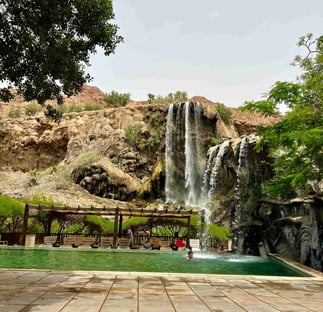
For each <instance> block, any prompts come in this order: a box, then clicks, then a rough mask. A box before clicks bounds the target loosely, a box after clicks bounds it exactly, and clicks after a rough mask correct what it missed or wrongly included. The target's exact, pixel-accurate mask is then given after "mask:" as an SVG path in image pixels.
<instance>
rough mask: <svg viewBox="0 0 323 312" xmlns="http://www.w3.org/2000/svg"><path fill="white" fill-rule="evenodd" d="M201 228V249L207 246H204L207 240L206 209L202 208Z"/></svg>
mask: <svg viewBox="0 0 323 312" xmlns="http://www.w3.org/2000/svg"><path fill="white" fill-rule="evenodd" d="M200 223H201V228H200V249H201V250H204V248H205V247H206V246H204V244H205V242H204V235H205V233H204V231H205V210H204V209H203V210H202V213H201V222H200Z"/></svg>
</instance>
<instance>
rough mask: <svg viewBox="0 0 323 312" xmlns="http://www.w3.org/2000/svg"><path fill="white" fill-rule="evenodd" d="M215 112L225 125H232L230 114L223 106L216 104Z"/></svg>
mask: <svg viewBox="0 0 323 312" xmlns="http://www.w3.org/2000/svg"><path fill="white" fill-rule="evenodd" d="M216 110H217V111H218V113H219V115H220V116H221V118H222V120H223V122H224V123H225V124H227V125H230V124H231V123H232V113H231V111H230V110H229V109H228V108H227V107H225V106H224V104H220V103H219V104H216Z"/></svg>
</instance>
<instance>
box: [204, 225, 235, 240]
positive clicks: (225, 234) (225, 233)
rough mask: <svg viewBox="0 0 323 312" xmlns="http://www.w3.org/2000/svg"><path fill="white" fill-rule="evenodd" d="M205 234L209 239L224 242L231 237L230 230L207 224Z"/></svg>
mask: <svg viewBox="0 0 323 312" xmlns="http://www.w3.org/2000/svg"><path fill="white" fill-rule="evenodd" d="M207 232H208V234H209V235H210V236H211V237H214V238H215V239H217V240H219V241H225V240H226V239H228V238H230V237H232V233H231V232H230V230H229V229H228V228H226V227H223V226H218V225H216V224H209V225H208V227H207Z"/></svg>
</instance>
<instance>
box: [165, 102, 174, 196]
mask: <svg viewBox="0 0 323 312" xmlns="http://www.w3.org/2000/svg"><path fill="white" fill-rule="evenodd" d="M173 127H174V105H173V104H170V105H169V107H168V113H167V121H166V144H165V159H166V181H165V192H166V202H173V201H175V196H174V194H173V193H172V187H171V186H172V183H173V181H174V172H173V170H172V167H173V164H172V153H173V130H174V129H173Z"/></svg>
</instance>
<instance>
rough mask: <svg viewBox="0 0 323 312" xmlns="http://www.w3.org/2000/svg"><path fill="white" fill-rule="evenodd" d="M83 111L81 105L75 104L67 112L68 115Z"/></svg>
mask: <svg viewBox="0 0 323 312" xmlns="http://www.w3.org/2000/svg"><path fill="white" fill-rule="evenodd" d="M82 111H83V107H82V106H81V105H79V104H76V103H73V104H72V105H71V106H69V107H68V108H67V109H66V112H67V113H73V112H74V113H80V112H82Z"/></svg>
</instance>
